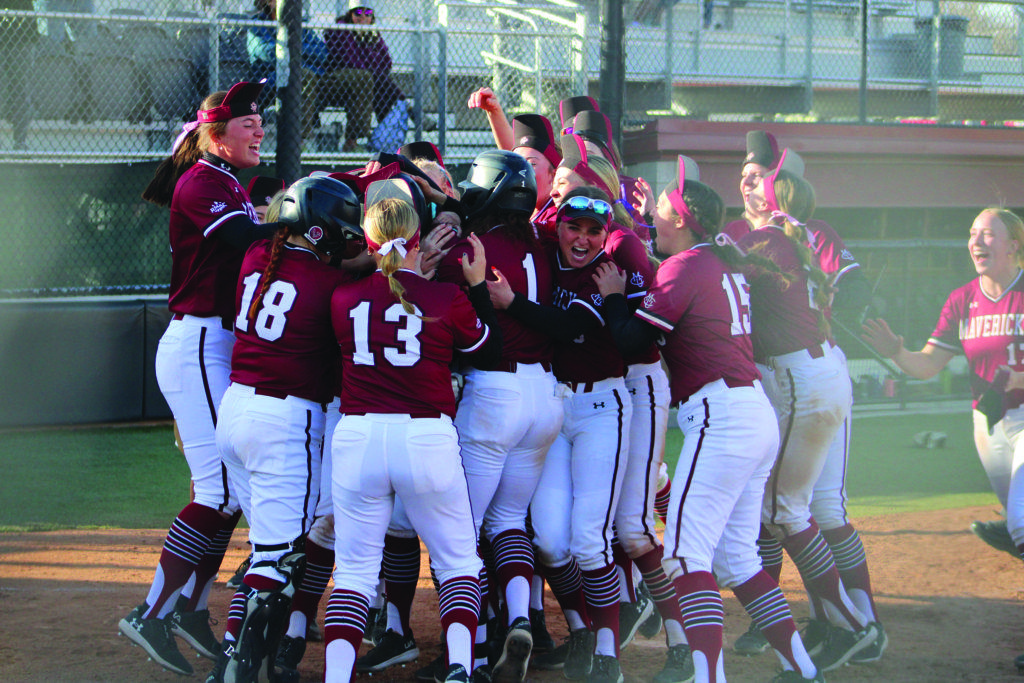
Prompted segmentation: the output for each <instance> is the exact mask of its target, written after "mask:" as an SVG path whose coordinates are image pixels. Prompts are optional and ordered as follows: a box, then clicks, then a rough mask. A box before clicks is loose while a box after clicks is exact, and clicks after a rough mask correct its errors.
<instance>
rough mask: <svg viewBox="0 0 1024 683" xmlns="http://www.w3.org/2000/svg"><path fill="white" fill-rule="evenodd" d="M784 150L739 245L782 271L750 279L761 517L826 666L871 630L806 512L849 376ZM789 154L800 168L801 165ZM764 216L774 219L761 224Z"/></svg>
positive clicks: (805, 205) (801, 185)
mask: <svg viewBox="0 0 1024 683" xmlns="http://www.w3.org/2000/svg"><path fill="white" fill-rule="evenodd" d="M787 155H791V152H789V150H786V151H784V152H783V154H782V156H781V157H780V161H779V165H778V167H777V168H776V169H775V171H774V172H773V173H772V174H771V175H769V176H767V177H766V178H764V179H763V180H762V181H761V184H760V185H759V187H758V188H757V189H756V190H754V191H753V192H751V193H750V194H749V195H748V197H747V205H748V208H749V209H750V211H751V212H752V213H753V214H755V215H758V216H768V218H769V219H770V220H769V222H766V223H765V225H764V226H763V227H761V228H759V229H757V230H754V231H753V232H751V233H750V234H748V235H746V236H744V237H743V238H741V239H740V241H739V243H738V244H739V246H740V248H741V249H743V250H745V251H747V252H750V251H752V250H753V251H756V252H757V253H758V254H762V255H764V256H766V257H768V258H770V259H771V260H772V261H774V262H775V263H776V264H777V265H778V266H779V268H780V269H781V270H782V271H783V272H786V273H788V274H789V277H790V279H791V280H792V282H791V283H790V284H789V285H788V286H786V285H785V284H784V283H783V282H782V281H781V280H780V279H779V278H778V277H776V276H775V275H772V274H757V275H756V276H755V277H753V279H752V280H751V282H750V285H751V288H750V289H751V292H750V301H751V315H752V322H753V326H754V327H753V341H754V357H755V359H756V360H757V361H758V363H759V364H760V365H762V366H764V368H765V369H764V370H763V371H762V374H764V375H766V376H772V377H773V379H770V380H769V381H768V382H767V383H766V389H767V391H768V396H769V398H770V399H771V400H772V405H773V406H774V407H775V412H776V415H777V416H778V420H779V432H780V435H781V437H782V442H781V444H780V448H779V454H778V459H777V462H776V465H775V467H774V469H773V471H772V476H771V478H770V479H769V482H768V488H767V489H766V491H765V496H764V511H763V519H762V521H763V522H764V524H765V525H766V526H767V527H768V529H769V530H770V531H771V532H772V534H773V535H774V536H775V537H776V538H778V539H779V540H780V541H781V542H782V545H783V547H784V548H785V550H786V552H787V553H788V554H789V556H790V557H791V558H792V559H793V562H794V563H795V564H796V565H797V567H798V568H799V569H800V573H801V576H802V578H803V579H804V583H805V585H806V586H807V589H808V592H810V593H811V594H813V595H814V596H815V597H816V598H817V599H818V600H819V601H820V603H821V605H822V610H823V615H822V616H824V617H825V618H826V619H827V620H828V622H829V623H830V624H832V625H833V626H834V627H835V628H831V629H829V630H828V633H827V636H826V638H825V639H824V641H823V642H821V644H820V647H815V646H814V645H813V644H812V645H811V646H809V650H810V651H811V653H812V656H813V657H815V662H816V664H818V666H819V668H821V669H823V670H825V671H830V670H832V669H834V668H838V667H840V666H842V665H843V664H845V663H846V662H847V661H849V659H850V658H851V657H853V655H855V654H856V653H857V652H859V651H861V650H863V649H864V648H866V647H868V646H870V645H871V644H872V642H874V641H875V639H876V638H877V637H878V636H879V632H878V629H877V628H876V627H875V626H874V625H873V624H871V623H869V619H868V618H867V616H865V615H864V613H863V612H861V611H860V610H859V609H858V608H857V607H856V606H855V605H854V604H853V602H852V601H851V600H850V598H849V596H848V595H847V593H846V590H845V588H844V586H843V583H842V580H841V579H840V576H839V572H838V569H837V568H836V566H835V561H834V558H833V555H832V551H831V550H830V549H829V547H828V544H827V543H826V542H825V539H824V538H823V537H822V535H821V531H820V529H819V528H818V525H817V523H816V522H815V520H814V518H813V516H812V515H811V512H810V499H811V493H812V490H813V487H814V483H815V482H816V481H817V479H818V475H819V474H820V473H821V470H822V468H823V466H824V463H825V458H826V455H827V454H828V449H829V445H830V444H831V443H832V441H833V439H834V438H835V436H836V433H837V432H838V430H839V428H840V426H841V425H842V423H843V419H844V417H845V415H846V414H847V413H848V411H849V409H850V403H851V402H852V390H851V387H850V378H849V375H848V374H847V373H846V371H845V368H844V367H843V365H842V363H841V362H840V360H839V359H838V357H837V356H836V354H835V353H834V351H833V347H832V345H831V344H830V343H829V341H828V327H827V322H826V320H825V318H824V316H823V314H822V311H823V310H825V309H826V308H827V306H828V299H829V287H828V283H827V280H826V278H825V275H824V274H823V273H822V272H821V270H820V269H818V268H817V267H816V266H815V265H814V255H813V254H812V252H811V250H810V248H809V246H808V245H807V242H806V240H807V238H806V234H807V233H806V229H805V226H804V223H803V221H805V220H806V219H807V218H808V217H809V216H810V214H811V213H812V212H813V210H814V190H813V188H812V187H811V186H810V184H809V183H807V181H805V180H803V178H802V177H801V176H800V175H799V174H798V173H793V172H789V171H787V170H785V169H786V168H787V162H786V159H787ZM790 159H791V160H792V161H793V162H796V163H795V164H794V167H799V171H800V172H802V162H799V157H796V156H795V155H793V156H791V157H790ZM771 221H774V222H771Z"/></svg>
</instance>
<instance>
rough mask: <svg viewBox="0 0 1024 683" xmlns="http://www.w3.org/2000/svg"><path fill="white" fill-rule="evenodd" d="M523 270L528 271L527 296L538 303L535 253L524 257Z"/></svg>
mask: <svg viewBox="0 0 1024 683" xmlns="http://www.w3.org/2000/svg"><path fill="white" fill-rule="evenodd" d="M523 270H525V271H526V298H527V299H529V300H530V301H532V302H533V303H537V266H535V265H534V264H533V254H527V255H526V256H525V257H524V258H523Z"/></svg>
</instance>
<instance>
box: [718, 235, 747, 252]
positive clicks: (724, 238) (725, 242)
mask: <svg viewBox="0 0 1024 683" xmlns="http://www.w3.org/2000/svg"><path fill="white" fill-rule="evenodd" d="M715 244H717V245H718V246H720V247H725V246H729V247H732V248H733V249H735V250H736V251H737V252H738V253H739V255H740V257H741V258H743V257H745V256H746V255H747V252H745V251H743V250H742V249H740V246H739V245H738V244H736V242H735V240H733V238H731V237H729V236H728V235H726V234H725V233H724V232H720V233H718V234H717V235H715Z"/></svg>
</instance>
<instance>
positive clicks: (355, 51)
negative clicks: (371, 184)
mask: <svg viewBox="0 0 1024 683" xmlns="http://www.w3.org/2000/svg"><path fill="white" fill-rule="evenodd" d="M335 23H337V24H342V25H344V24H350V25H356V26H369V25H373V24H376V23H377V18H376V16H375V14H374V11H373V9H372V8H370V7H353V8H352V9H350V10H349V11H347V12H345V14H343V15H342V16H340V17H338V18H337V19H336V20H335ZM324 41H325V42H326V43H327V50H328V52H329V54H330V64H331V68H333V69H334V72H333V73H334V74H335V78H336V79H337V82H338V84H339V87H343V86H344V84H346V83H347V82H348V81H349V80H350V79H351V78H353V77H351V76H348V75H347V73H349V72H353V71H354V72H355V73H356V74H357V76H356V78H360V77H361V75H362V74H365V73H367V72H368V73H369V74H370V77H371V79H372V83H373V112H374V113H375V114H376V115H377V123H378V127H381V126H382V125H389V126H392V127H395V128H397V127H399V126H404V128H403V129H402V135H401V137H402V142H404V139H405V130H406V129H408V116H409V115H408V108H407V104H406V101H405V95H404V94H403V93H402V91H401V90H400V89H399V88H398V86H397V85H395V83H394V81H392V80H391V53H390V52H389V51H388V46H387V44H386V43H385V42H384V38H383V37H382V36H381V34H380V31H365V30H364V31H352V30H347V29H327V30H326V31H324ZM389 115H390V119H389ZM386 121H387V122H388V123H387V124H385V122H386ZM381 132H384V131H381ZM396 132H397V131H396ZM402 142H399V143H398V145H385V146H384V147H383V148H384V149H386V150H387V151H392V150H394V149H396V148H397V147H398V146H399V145H401V144H402Z"/></svg>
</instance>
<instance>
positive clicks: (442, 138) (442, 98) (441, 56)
mask: <svg viewBox="0 0 1024 683" xmlns="http://www.w3.org/2000/svg"><path fill="white" fill-rule="evenodd" d="M447 113H448V27H447V26H445V25H443V24H442V25H441V26H438V27H437V147H438V149H440V150H441V154H444V153H445V146H446V145H447V144H448V116H447Z"/></svg>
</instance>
